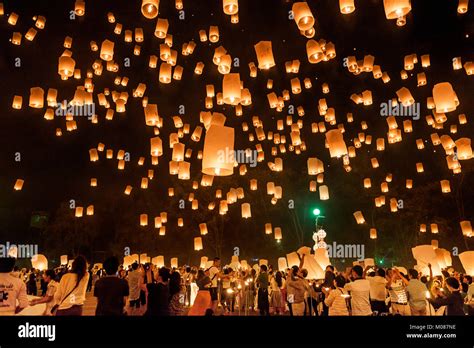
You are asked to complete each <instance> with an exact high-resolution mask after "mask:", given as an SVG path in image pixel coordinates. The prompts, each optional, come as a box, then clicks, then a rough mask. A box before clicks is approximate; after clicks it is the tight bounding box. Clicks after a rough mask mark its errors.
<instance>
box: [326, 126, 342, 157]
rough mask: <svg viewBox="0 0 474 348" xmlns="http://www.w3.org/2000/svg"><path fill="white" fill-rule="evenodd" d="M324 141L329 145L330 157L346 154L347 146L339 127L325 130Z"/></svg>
mask: <svg viewBox="0 0 474 348" xmlns="http://www.w3.org/2000/svg"><path fill="white" fill-rule="evenodd" d="M326 141H327V143H328V146H329V153H330V155H331V157H338V158H339V157H341V156H344V155H347V147H346V143H345V142H344V137H343V135H342V133H341V131H340V130H339V129H333V130H330V131H329V132H326Z"/></svg>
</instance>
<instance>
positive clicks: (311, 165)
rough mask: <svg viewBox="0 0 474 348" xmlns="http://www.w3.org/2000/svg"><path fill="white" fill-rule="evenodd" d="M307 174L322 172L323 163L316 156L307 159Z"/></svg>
mask: <svg viewBox="0 0 474 348" xmlns="http://www.w3.org/2000/svg"><path fill="white" fill-rule="evenodd" d="M307 164H308V175H318V174H320V173H323V172H324V164H323V162H322V161H321V160H319V159H317V158H316V157H310V158H308V161H307Z"/></svg>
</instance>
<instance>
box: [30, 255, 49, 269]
mask: <svg viewBox="0 0 474 348" xmlns="http://www.w3.org/2000/svg"><path fill="white" fill-rule="evenodd" d="M31 267H32V268H34V269H37V270H39V271H46V270H47V269H48V259H47V258H46V256H44V255H42V254H37V255H33V257H32V258H31Z"/></svg>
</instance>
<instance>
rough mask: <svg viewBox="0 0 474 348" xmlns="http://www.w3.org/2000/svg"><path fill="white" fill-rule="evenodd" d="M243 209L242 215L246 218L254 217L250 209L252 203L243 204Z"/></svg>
mask: <svg viewBox="0 0 474 348" xmlns="http://www.w3.org/2000/svg"><path fill="white" fill-rule="evenodd" d="M241 210H242V217H243V218H244V219H248V218H250V217H252V212H251V210H250V203H243V204H242V206H241Z"/></svg>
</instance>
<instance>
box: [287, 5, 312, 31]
mask: <svg viewBox="0 0 474 348" xmlns="http://www.w3.org/2000/svg"><path fill="white" fill-rule="evenodd" d="M292 11H293V16H294V18H295V22H296V25H297V26H298V29H299V30H308V29H311V28H312V27H313V26H314V16H313V14H312V13H311V9H310V8H309V6H308V3H307V2H306V1H303V2H295V3H294V4H293V7H292Z"/></svg>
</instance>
